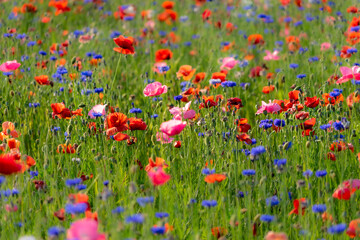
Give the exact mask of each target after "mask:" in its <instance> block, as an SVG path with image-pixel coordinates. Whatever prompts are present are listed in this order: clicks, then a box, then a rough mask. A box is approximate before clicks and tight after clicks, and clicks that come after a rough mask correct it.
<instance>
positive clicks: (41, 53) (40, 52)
mask: <svg viewBox="0 0 360 240" xmlns="http://www.w3.org/2000/svg"><path fill="white" fill-rule="evenodd" d="M39 54H40V55H43V56H46V55H47V53H46V52H45V51H43V50H40V51H39Z"/></svg>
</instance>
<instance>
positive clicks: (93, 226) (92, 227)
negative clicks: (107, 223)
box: [66, 218, 106, 240]
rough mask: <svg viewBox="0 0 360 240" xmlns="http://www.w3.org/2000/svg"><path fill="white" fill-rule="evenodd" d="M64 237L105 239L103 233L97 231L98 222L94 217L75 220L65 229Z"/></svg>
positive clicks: (70, 239)
mask: <svg viewBox="0 0 360 240" xmlns="http://www.w3.org/2000/svg"><path fill="white" fill-rule="evenodd" d="M66 238H67V239H69V240H75V239H76V240H105V239H106V237H105V234H100V233H98V222H97V221H95V220H94V219H90V218H84V219H80V220H77V221H75V222H74V223H72V224H71V226H70V228H69V229H68V230H67V233H66Z"/></svg>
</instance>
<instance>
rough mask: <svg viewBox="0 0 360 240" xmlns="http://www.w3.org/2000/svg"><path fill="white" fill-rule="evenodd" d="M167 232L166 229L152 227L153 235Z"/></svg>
mask: <svg viewBox="0 0 360 240" xmlns="http://www.w3.org/2000/svg"><path fill="white" fill-rule="evenodd" d="M165 231H166V228H165V227H152V228H151V232H152V233H153V234H164V233H165Z"/></svg>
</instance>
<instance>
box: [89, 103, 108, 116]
mask: <svg viewBox="0 0 360 240" xmlns="http://www.w3.org/2000/svg"><path fill="white" fill-rule="evenodd" d="M105 108H106V105H101V104H98V105H95V106H94V107H93V108H92V109H91V110H90V111H89V113H88V115H89V116H90V118H96V117H95V116H94V115H93V114H94V113H95V114H99V113H101V114H102V116H105V114H106V111H105Z"/></svg>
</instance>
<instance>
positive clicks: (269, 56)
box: [264, 50, 280, 61]
mask: <svg viewBox="0 0 360 240" xmlns="http://www.w3.org/2000/svg"><path fill="white" fill-rule="evenodd" d="M265 52H266V56H265V57H264V60H265V61H271V60H274V61H276V60H279V59H280V57H279V56H278V54H279V51H274V52H270V51H268V50H265Z"/></svg>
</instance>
